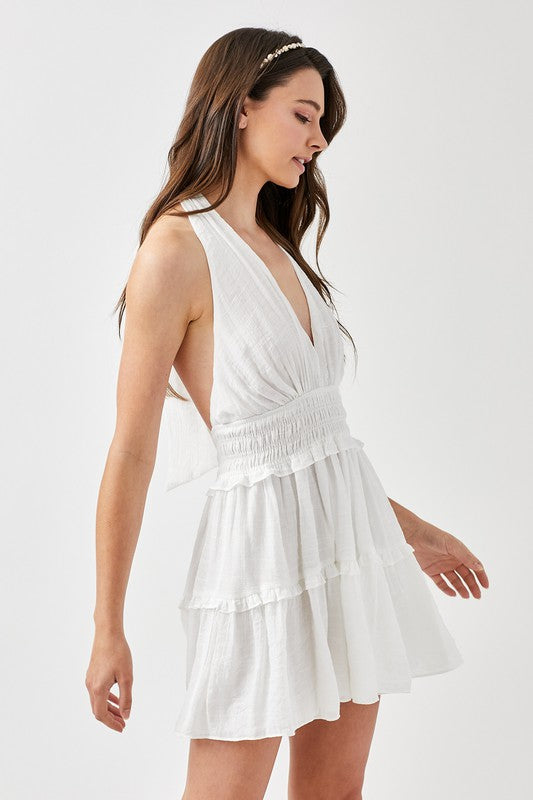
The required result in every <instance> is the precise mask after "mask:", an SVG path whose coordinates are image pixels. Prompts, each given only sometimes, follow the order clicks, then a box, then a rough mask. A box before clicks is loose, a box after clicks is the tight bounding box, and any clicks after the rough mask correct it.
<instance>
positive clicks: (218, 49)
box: [114, 28, 357, 400]
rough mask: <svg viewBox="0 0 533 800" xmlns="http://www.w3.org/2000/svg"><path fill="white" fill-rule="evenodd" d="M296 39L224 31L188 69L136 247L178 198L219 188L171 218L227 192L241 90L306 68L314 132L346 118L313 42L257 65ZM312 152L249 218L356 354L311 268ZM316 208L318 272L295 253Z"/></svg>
mask: <svg viewBox="0 0 533 800" xmlns="http://www.w3.org/2000/svg"><path fill="white" fill-rule="evenodd" d="M301 41H302V40H301V39H300V38H299V37H298V36H292V35H291V34H289V33H286V32H285V31H273V30H268V29H266V28H237V29H236V30H233V31H230V32H229V33H225V34H224V35H223V36H221V37H220V38H219V39H217V40H216V41H215V42H213V44H212V45H211V46H210V47H209V48H208V49H207V51H206V52H205V53H204V55H203V56H202V58H201V60H200V63H199V64H198V67H197V69H196V72H195V73H194V77H193V79H192V83H191V87H190V90H189V95H188V97H187V101H186V105H185V111H184V114H183V118H182V120H181V123H180V126H179V128H178V132H177V134H176V136H175V138H174V141H173V143H172V146H171V148H170V151H169V153H168V166H169V172H170V174H169V177H168V179H167V181H166V183H165V185H164V186H163V188H162V189H161V191H160V192H159V194H158V196H157V197H156V199H155V200H154V202H153V203H152V205H151V206H150V208H149V209H148V211H147V213H146V215H145V217H144V219H143V221H142V224H141V229H140V241H139V246H140V245H141V244H142V243H143V241H144V239H145V237H146V235H147V233H148V231H149V229H150V227H151V225H153V223H154V222H155V221H156V220H157V219H158V217H160V216H161V215H162V214H168V213H169V212H170V211H171V209H173V207H174V206H175V205H176V204H178V203H180V202H181V201H182V200H186V199H188V198H191V197H194V196H195V195H197V194H199V193H201V194H204V195H205V193H207V194H209V191H210V189H211V188H212V187H216V188H220V189H221V192H222V193H221V195H220V197H219V198H218V199H217V200H216V201H215V202H214V203H213V204H212V205H210V206H208V207H206V208H205V209H199V210H196V211H190V212H186V211H185V210H183V211H182V212H179V211H173V212H171V213H173V214H175V215H177V216H188V215H189V214H198V213H203V212H204V211H207V210H212V209H215V208H216V207H217V206H218V205H220V203H222V202H223V201H224V200H225V198H226V197H227V196H228V194H229V192H230V190H231V187H232V184H233V179H234V176H235V168H236V163H237V145H238V130H239V128H238V121H239V115H240V113H241V110H242V106H243V103H244V100H245V99H246V96H247V95H248V96H249V97H250V98H252V99H254V100H258V101H262V100H266V98H267V97H268V95H269V92H270V90H271V89H273V88H274V87H275V86H283V85H286V83H287V82H288V81H289V79H290V78H291V76H292V75H293V74H294V73H295V72H297V71H299V70H301V69H309V68H310V67H311V68H314V69H316V70H317V71H318V73H319V74H320V77H321V78H322V82H323V85H324V97H325V107H324V116H323V118H322V123H321V127H322V133H323V135H324V137H325V139H326V141H327V142H328V145H329V144H330V143H331V141H332V140H333V139H334V138H335V136H336V135H337V133H338V132H339V131H340V129H341V128H342V126H343V124H344V121H345V119H346V101H345V98H344V94H343V92H342V90H341V88H340V85H339V82H338V80H337V76H336V75H335V71H334V69H333V67H332V65H331V64H330V62H329V61H328V60H327V58H326V57H325V56H324V55H322V53H320V52H319V51H318V50H316V49H315V48H314V47H307V46H305V47H297V48H294V49H289V50H287V51H285V52H283V53H281V54H280V55H279V56H278V57H277V58H273V59H272V60H270V61H269V62H268V63H267V64H266V66H264V67H263V68H260V65H261V62H262V61H263V59H264V58H265V56H266V55H267V54H268V53H271V52H273V51H275V50H276V49H278V48H279V47H283V45H286V44H290V43H291V42H301ZM318 155H319V154H315V155H313V158H312V160H311V161H310V162H309V164H308V165H307V167H306V170H305V173H303V174H302V176H301V179H300V181H299V182H298V185H297V186H296V187H295V188H293V189H287V188H286V187H283V186H278V185H276V184H274V183H272V182H271V181H268V182H267V183H266V184H265V185H264V186H263V187H262V188H261V190H260V192H259V195H258V199H257V207H256V220H257V223H258V225H259V226H260V227H261V228H263V230H265V231H266V232H267V233H268V235H269V236H270V237H271V238H272V239H273V240H274V241H275V242H276V243H278V244H280V245H281V246H282V247H284V248H285V249H286V250H287V251H288V252H289V253H290V254H291V255H292V256H293V257H294V259H295V260H296V261H297V262H298V264H299V265H300V266H301V268H302V269H303V271H304V272H305V273H306V275H307V276H308V277H309V279H310V280H311V282H312V283H313V285H314V286H315V288H316V289H317V291H318V292H319V294H320V295H321V297H322V299H323V300H324V301H325V302H326V303H327V304H328V305H329V306H330V307H331V308H332V310H333V311H334V312H335V317H336V320H337V324H338V325H339V327H340V329H341V331H342V332H343V334H344V335H346V336H347V337H348V338H349V339H350V341H351V343H352V346H353V347H354V351H355V356H356V360H357V348H356V347H355V343H354V341H353V339H352V337H351V335H350V333H349V331H348V330H347V329H346V328H345V327H344V325H342V323H341V322H340V321H339V319H338V314H337V310H336V308H335V304H334V302H333V299H332V296H331V292H330V290H329V287H330V286H331V287H332V288H335V287H334V286H333V284H332V283H330V282H329V281H328V280H327V279H326V278H325V277H324V275H323V274H322V271H321V270H320V267H319V266H318V251H319V249H320V245H321V242H322V239H323V237H324V234H325V232H326V228H327V226H328V224H329V219H330V213H329V205H328V200H327V192H326V186H325V182H324V177H323V175H322V172H321V171H320V169H319V168H318V166H317V157H318ZM317 207H318V209H319V211H320V216H319V225H318V233H317V241H316V250H315V258H316V262H317V269H318V273H319V274H317V272H315V270H313V269H312V268H311V267H310V266H309V264H308V263H307V262H306V261H305V259H304V258H303V256H302V254H301V253H300V243H301V241H302V238H303V236H304V234H305V232H306V230H307V229H308V228H309V226H310V225H311V223H312V222H313V219H314V217H315V213H316V208H317ZM126 287H127V284H126V286H125V287H124V289H123V290H122V294H121V296H120V299H119V300H118V302H117V304H116V306H115V308H114V312H116V311H117V310H119V318H118V333H119V338H120V328H121V322H122V317H123V315H124V311H125V309H126ZM344 359H345V360H346V355H344ZM167 396H174V397H178V398H179V399H180V400H185V399H187V398H183V397H181V395H179V394H177V393H176V392H175V391H174V389H173V387H172V386H171V385H170V383H169V384H168V385H167Z"/></svg>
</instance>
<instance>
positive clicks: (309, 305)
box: [198, 194, 318, 355]
mask: <svg viewBox="0 0 533 800" xmlns="http://www.w3.org/2000/svg"><path fill="white" fill-rule="evenodd" d="M198 196H199V197H200V198H201V199H202V200H203V201H204V202H205V203H207V205H211V204H210V203H209V201H208V199H207V198H206V197H205V196H204V195H203V194H199V195H198ZM210 211H211V213H213V214H214V215H215V216H216V218H217V219H218V220H220V222H221V224H222V225H223V226H224V227H225V228H226V229H227V230H228V231H229V232H230V233H231V234H233V236H235V237H236V238H237V239H238V240H239V242H242V244H243V245H244V246H245V247H246V248H247V250H248V251H249V252H250V253H251V255H252V256H253V257H255V259H256V261H257V263H258V264H259V265H260V266H261V267H262V268H263V270H264V271H265V272H266V274H267V277H268V279H269V280H270V283H271V285H272V287H273V289H274V291H275V292H276V293H277V295H278V297H279V298H280V299H281V301H282V302H283V303H284V304H285V308H286V309H287V311H288V312H289V315H290V317H291V319H292V321H293V323H294V324H295V326H296V327H297V328H298V329H299V331H300V333H301V335H302V336H303V337H304V339H305V340H306V341H307V344H308V346H309V347H310V348H311V351H312V352H313V353H314V354H315V355H318V350H317V339H316V326H315V317H314V314H313V303H312V300H311V298H310V297H309V294H308V292H307V290H306V287H305V283H304V281H303V280H302V278H301V277H300V274H299V270H300V266H299V264H298V263H297V262H296V260H295V259H294V258H293V257H292V256H291V254H290V253H288V252H287V251H286V250H285V248H284V247H282V246H281V245H279V244H277V242H276V243H275V244H276V245H277V247H279V249H280V250H281V251H282V252H283V253H284V254H285V255H286V256H287V257H288V259H289V263H290V265H291V267H292V269H293V271H294V274H295V275H296V278H297V279H298V281H299V283H300V286H301V287H302V291H303V293H304V297H305V301H306V303H307V310H308V314H309V327H310V329H311V336H309V334H308V333H307V331H306V330H305V328H304V326H303V325H302V323H301V322H300V320H299V318H298V315H297V313H296V311H295V310H294V308H293V306H292V303H291V302H290V300H289V298H288V297H287V295H286V294H285V292H284V291H283V290H282V288H281V286H280V285H279V283H278V282H277V280H276V278H275V277H274V275H273V274H272V271H271V270H270V269H269V268H268V266H267V264H266V263H265V261H263V259H262V258H261V256H259V255H258V254H257V253H256V252H255V250H254V249H253V247H252V246H251V245H249V244H248V242H247V241H246V239H243V237H242V236H241V235H240V234H239V233H237V231H236V230H235V228H233V227H232V226H231V225H230V224H229V222H227V221H226V220H225V219H224V217H223V216H222V215H221V214H219V213H218V211H217V210H216V209H215V208H211V209H210Z"/></svg>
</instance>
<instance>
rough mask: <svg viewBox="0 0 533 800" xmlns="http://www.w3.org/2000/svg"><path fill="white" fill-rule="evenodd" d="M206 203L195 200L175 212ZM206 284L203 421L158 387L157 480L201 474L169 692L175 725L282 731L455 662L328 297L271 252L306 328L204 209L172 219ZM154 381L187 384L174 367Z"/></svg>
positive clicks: (248, 251) (251, 256)
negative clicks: (358, 399)
mask: <svg viewBox="0 0 533 800" xmlns="http://www.w3.org/2000/svg"><path fill="white" fill-rule="evenodd" d="M208 205H209V202H208V201H207V199H206V198H205V197H204V196H203V195H202V194H197V195H196V196H195V197H193V198H190V199H188V200H184V201H183V202H182V206H183V208H184V209H185V210H186V211H192V210H195V209H202V208H205V207H206V206H208ZM189 221H190V223H191V225H192V227H193V230H194V232H195V233H196V235H197V236H198V238H199V240H200V242H201V244H202V245H203V248H204V250H205V253H206V256H207V261H208V266H209V272H210V278H211V287H212V294H213V319H214V362H213V388H212V394H211V401H210V420H211V424H212V429H211V431H209V428H208V427H207V425H206V424H205V423H204V421H203V420H202V418H201V416H200V414H199V412H198V411H197V409H196V407H195V406H194V404H193V402H192V400H190V399H188V400H187V401H186V402H185V401H182V400H177V399H176V398H171V397H169V398H166V400H165V404H164V414H165V415H166V418H167V424H168V430H169V433H170V435H169V439H168V441H169V463H168V472H167V481H166V489H167V491H168V490H170V489H173V488H175V487H176V486H179V485H183V484H184V483H187V482H188V481H191V480H193V479H195V478H197V477H199V476H200V475H203V474H205V473H207V472H208V471H210V470H211V469H214V468H216V474H215V476H214V479H213V481H212V482H211V483H210V485H209V486H208V488H207V490H206V493H205V494H206V501H205V505H204V507H203V511H202V514H201V518H200V522H199V526H198V529H197V532H196V539H195V542H194V546H193V550H192V557H191V561H190V565H189V569H188V574H187V578H186V583H185V587H184V590H183V592H182V595H181V600H180V602H179V608H180V614H181V620H182V624H183V629H184V632H185V636H186V643H187V657H186V680H185V684H186V686H185V692H184V696H183V699H182V703H181V707H180V709H179V713H178V717H177V719H176V721H175V725H174V731H176V732H177V733H179V734H181V735H183V736H186V737H190V738H210V739H224V740H230V741H236V740H241V739H260V738H265V737H272V736H281V735H289V736H292V735H294V733H295V731H296V729H297V728H299V727H300V726H301V725H304V724H305V723H307V722H310V721H311V720H313V719H317V718H320V719H325V720H334V719H338V718H339V716H340V705H339V703H340V702H342V701H346V700H353V701H354V702H356V703H374V702H376V701H377V700H378V699H379V695H380V694H386V693H391V692H410V691H411V679H412V678H414V677H418V676H422V675H431V674H437V673H443V672H446V671H448V670H452V669H454V668H456V667H458V666H459V665H460V664H462V663H463V659H462V656H461V654H460V652H459V650H458V648H457V646H456V644H455V642H454V640H453V638H452V636H451V634H450V632H449V631H448V629H447V627H446V626H445V624H444V622H443V620H442V618H441V616H440V613H439V610H438V608H437V605H436V602H435V600H434V598H433V596H432V594H431V593H430V590H429V583H428V582H429V579H428V578H427V577H426V576H425V574H424V573H423V571H422V570H421V568H420V566H419V565H418V562H417V560H416V558H415V556H414V550H413V548H412V547H411V546H410V545H409V544H408V543H407V542H406V541H405V538H404V535H403V532H402V529H401V527H400V525H399V523H398V521H397V519H396V516H395V514H394V511H393V510H392V507H391V505H390V502H389V500H388V498H387V495H386V493H385V490H384V488H383V486H382V485H381V483H380V480H379V478H378V476H377V474H376V472H375V471H374V469H373V467H372V465H371V462H370V461H369V459H368V457H367V455H366V453H365V451H364V449H363V448H364V443H363V442H362V441H360V440H359V439H356V438H354V437H353V436H352V434H351V432H350V430H349V427H348V424H347V421H346V410H345V408H344V406H343V402H342V398H341V393H340V388H339V385H340V382H341V379H342V377H343V372H344V342H343V339H342V336H341V333H340V330H339V327H338V324H337V321H336V318H335V316H334V314H333V311H332V310H331V308H330V306H329V305H327V304H326V302H325V301H324V300H323V299H322V297H321V296H320V294H319V293H318V291H317V290H316V289H315V287H314V285H313V284H312V282H311V281H310V279H309V278H308V277H307V275H306V274H305V273H304V272H303V270H302V269H301V268H300V266H299V264H298V263H297V262H296V260H295V259H294V258H293V257H292V256H291V255H290V254H289V253H288V252H287V251H286V250H284V248H281V249H282V250H283V252H285V253H286V255H287V258H288V259H289V261H290V262H291V264H292V266H293V268H294V270H295V272H296V275H297V276H298V279H299V281H300V283H301V286H302V289H303V291H304V293H305V297H306V299H307V304H308V309H309V314H310V321H311V333H312V339H311V338H310V337H309V335H308V334H307V332H306V331H305V330H304V328H303V326H302V324H301V322H300V321H299V319H298V317H297V315H296V313H295V311H294V309H293V307H292V305H291V303H290V302H289V300H288V299H287V297H286V295H285V294H284V293H283V292H282V290H281V288H280V286H279V284H278V282H277V281H276V279H275V278H274V276H273V274H272V272H271V271H270V270H269V268H268V267H267V265H266V264H265V263H264V262H263V261H262V259H260V258H259V256H258V255H257V254H256V253H255V251H254V250H253V249H252V248H251V247H250V246H249V245H248V244H247V242H245V241H244V239H243V238H242V237H241V236H240V235H238V234H237V232H236V231H235V230H234V229H233V228H232V227H231V226H230V225H229V224H228V223H227V222H226V221H225V220H224V219H223V218H222V216H221V215H220V214H219V213H218V212H217V211H216V210H214V209H212V210H210V211H204V212H202V213H201V214H197V215H191V216H189ZM170 382H171V385H172V386H173V387H174V388H176V390H177V391H178V392H179V393H180V394H181V395H182V396H184V397H187V398H189V395H188V393H187V391H186V389H185V387H184V385H183V383H182V382H181V380H180V379H179V376H178V374H177V372H176V371H175V370H174V369H173V371H171V375H170Z"/></svg>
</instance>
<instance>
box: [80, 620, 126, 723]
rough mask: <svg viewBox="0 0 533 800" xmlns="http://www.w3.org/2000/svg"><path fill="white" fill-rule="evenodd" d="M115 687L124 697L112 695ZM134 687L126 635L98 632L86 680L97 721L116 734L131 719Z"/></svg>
mask: <svg viewBox="0 0 533 800" xmlns="http://www.w3.org/2000/svg"><path fill="white" fill-rule="evenodd" d="M115 683H118V686H119V691H120V697H117V695H116V694H113V692H111V691H109V690H110V689H111V687H112V686H113V684H115ZM132 684H133V664H132V658H131V652H130V648H129V645H128V643H127V641H126V638H125V636H124V634H122V633H113V634H111V633H99V632H98V631H97V632H96V634H95V637H94V643H93V649H92V653H91V661H90V663H89V667H88V669H87V675H86V677H85V686H86V687H87V690H88V692H89V696H90V699H91V706H92V710H93V714H94V716H95V717H96V719H97V720H99V721H100V722H103V723H104V725H107V726H108V727H109V728H112V729H113V730H115V731H123V730H124V726H125V725H126V722H125V720H126V719H127V718H128V717H129V715H130V709H131V687H132ZM117 706H118V707H117Z"/></svg>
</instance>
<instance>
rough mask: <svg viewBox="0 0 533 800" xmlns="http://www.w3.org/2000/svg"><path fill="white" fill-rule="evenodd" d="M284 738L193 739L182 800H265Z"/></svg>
mask: <svg viewBox="0 0 533 800" xmlns="http://www.w3.org/2000/svg"><path fill="white" fill-rule="evenodd" d="M280 742H281V736H273V737H271V738H269V739H245V740H243V741H237V742H225V741H222V740H220V739H191V741H190V745H189V762H188V767H187V782H186V785H185V792H184V794H183V797H182V799H181V800H262V799H263V797H264V794H265V790H266V787H267V786H268V782H269V780H270V775H271V773H272V768H273V766H274V762H275V761H276V755H277V753H278V749H279V745H280Z"/></svg>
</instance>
